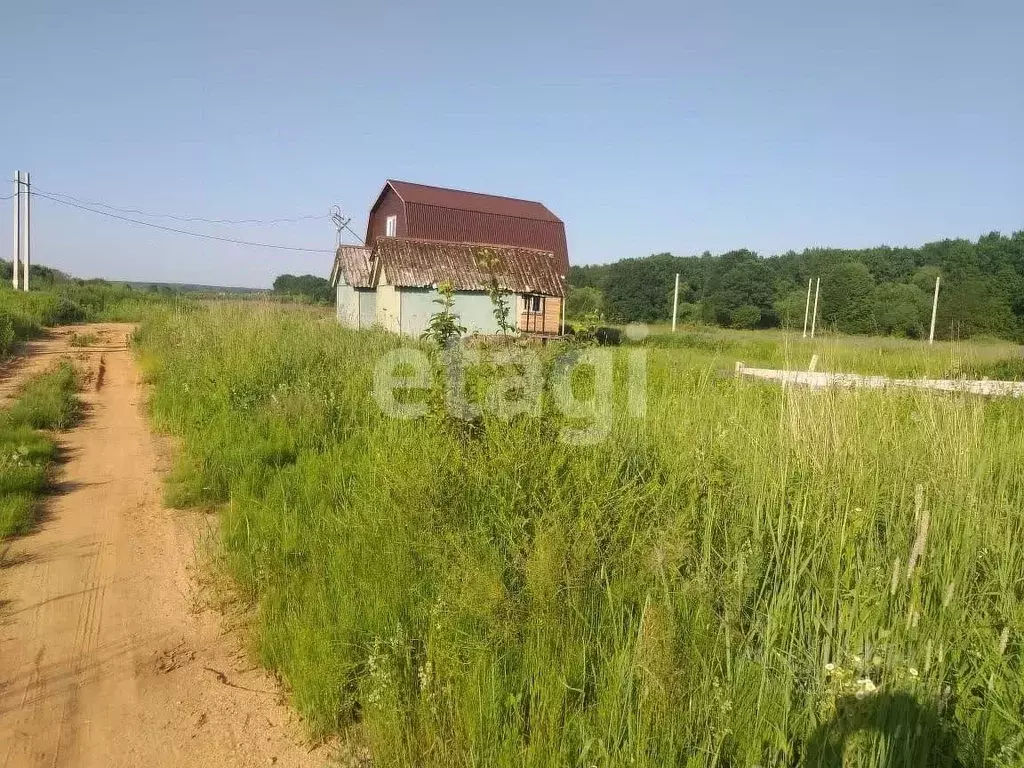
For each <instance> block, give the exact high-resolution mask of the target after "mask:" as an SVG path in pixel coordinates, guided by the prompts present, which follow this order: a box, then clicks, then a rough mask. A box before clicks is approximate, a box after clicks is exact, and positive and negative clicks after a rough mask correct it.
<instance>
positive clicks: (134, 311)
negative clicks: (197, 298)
mask: <svg viewBox="0 0 1024 768" xmlns="http://www.w3.org/2000/svg"><path fill="white" fill-rule="evenodd" d="M2 265H3V263H0V266H2ZM8 266H9V265H8ZM39 269H41V270H45V274H49V273H51V272H53V270H48V269H47V268H45V267H40V268H39ZM0 271H2V270H0ZM35 285H36V286H37V288H36V289H34V290H32V291H29V292H28V293H25V292H22V291H15V290H13V289H12V288H11V286H10V281H9V279H8V281H7V282H2V283H0V359H2V358H4V357H6V356H7V355H8V354H10V353H11V351H12V350H13V349H14V346H15V345H16V344H17V343H18V342H21V341H25V340H26V339H31V338H35V337H37V336H39V335H40V334H41V333H42V332H43V328H45V327H47V326H53V325H74V324H76V323H87V322H99V321H111V322H116V321H133V320H137V319H138V317H139V316H141V314H142V313H144V312H145V310H146V308H148V307H151V306H154V305H157V304H160V303H171V302H173V301H175V297H167V296H162V295H159V294H155V293H150V292H147V291H139V290H134V289H132V288H129V287H127V286H123V285H121V286H118V285H112V284H110V283H106V282H104V281H102V280H89V281H81V280H72V279H70V278H62V279H61V280H59V281H53V280H51V281H50V282H46V281H45V280H44V279H43V278H42V277H40V280H39V281H38V282H37V283H35ZM178 300H180V299H178Z"/></svg>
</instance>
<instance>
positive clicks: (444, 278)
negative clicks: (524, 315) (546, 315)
mask: <svg viewBox="0 0 1024 768" xmlns="http://www.w3.org/2000/svg"><path fill="white" fill-rule="evenodd" d="M487 252H490V254H491V255H492V256H493V269H494V276H495V277H496V278H497V280H498V286H499V287H500V288H502V289H503V290H506V291H512V292H514V293H537V294H541V295H543V296H564V295H565V286H564V283H563V281H562V278H561V277H559V275H558V263H557V260H556V258H555V255H554V254H553V253H550V252H549V251H538V250H534V249H533V248H516V247H512V246H507V245H488V244H483V243H445V242H440V241H437V240H419V239H413V238H406V237H382V238H379V239H378V240H377V242H376V243H375V244H374V246H373V254H372V256H371V259H372V260H373V261H377V260H379V261H380V265H381V266H382V267H383V269H384V273H385V275H386V276H387V279H388V282H389V283H391V284H392V285H397V286H400V287H405V288H426V287H429V286H433V285H439V284H441V283H451V285H452V288H454V289H455V290H456V291H483V290H487V287H488V283H489V282H490V273H489V272H488V270H487V268H486V267H485V266H484V263H483V259H486V254H487Z"/></svg>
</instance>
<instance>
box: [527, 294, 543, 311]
mask: <svg viewBox="0 0 1024 768" xmlns="http://www.w3.org/2000/svg"><path fill="white" fill-rule="evenodd" d="M523 299H524V302H525V304H526V311H527V312H534V313H537V314H540V311H541V300H540V296H538V295H536V294H529V293H528V294H527V295H526V296H524V297H523Z"/></svg>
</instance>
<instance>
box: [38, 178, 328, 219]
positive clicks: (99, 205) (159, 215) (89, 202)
mask: <svg viewBox="0 0 1024 768" xmlns="http://www.w3.org/2000/svg"><path fill="white" fill-rule="evenodd" d="M37 190H38V191H39V192H45V193H46V194H48V195H53V196H55V197H62V198H67V199H68V200H71V201H74V202H76V203H78V204H79V205H86V206H92V207H94V208H106V209H107V210H109V211H117V212H118V213H129V214H134V215H136V216H149V217H151V218H160V219H173V220H174V221H184V222H191V223H203V224H295V223H297V222H300V221H310V220H313V219H327V218H330V217H329V216H327V215H326V214H317V213H311V214H306V215H303V216H292V217H284V218H280V219H208V218H206V217H204V216H181V215H178V214H174V213H152V212H149V211H142V210H139V209H137V208H120V207H118V206H116V205H109V204H108V203H100V202H97V201H95V200H82V199H80V198H77V197H75V196H74V195H68V194H65V193H63V192H52V191H50V190H48V189H39V188H38V187H37Z"/></svg>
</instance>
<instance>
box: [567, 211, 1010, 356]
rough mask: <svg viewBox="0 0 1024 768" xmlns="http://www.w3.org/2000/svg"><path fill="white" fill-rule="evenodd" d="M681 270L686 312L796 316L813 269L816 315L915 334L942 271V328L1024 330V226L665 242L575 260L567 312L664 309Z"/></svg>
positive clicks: (787, 319) (789, 322) (665, 313)
mask: <svg viewBox="0 0 1024 768" xmlns="http://www.w3.org/2000/svg"><path fill="white" fill-rule="evenodd" d="M676 273H679V280H680V286H679V315H678V316H679V319H680V321H681V322H703V323H711V324H715V325H722V326H728V327H733V328H772V327H777V326H783V327H789V328H796V327H801V326H802V324H803V317H804V306H805V301H806V298H807V281H808V280H809V279H810V278H818V277H820V278H821V294H820V297H819V301H818V323H819V327H820V326H821V325H822V324H823V325H824V326H825V327H826V328H828V329H831V330H837V331H841V332H844V333H877V334H892V335H897V336H907V337H911V338H916V337H919V336H921V335H922V334H927V331H928V325H929V323H930V317H931V302H932V292H933V290H934V287H935V278H936V276H939V275H941V277H942V281H941V295H940V298H939V311H938V319H937V322H936V336H937V337H940V338H964V337H968V336H976V335H980V334H987V335H992V336H1000V337H1004V338H1015V339H1018V338H1022V337H1024V231H1021V232H1016V233H1014V234H1013V235H1011V236H1009V237H1006V236H1004V235H1000V234H999V233H997V232H993V233H991V234H988V235H985V236H984V237H981V238H979V239H978V240H977V241H976V242H971V241H969V240H943V241H940V242H935V243H928V244H927V245H923V246H921V247H920V248H890V247H887V246H880V247H877V248H867V249H862V250H849V249H838V248H809V249H807V250H804V251H803V252H802V253H796V252H795V251H790V252H788V253H784V254H780V255H778V256H768V257H765V256H760V255H758V254H757V253H754V252H752V251H748V250H739V251H730V252H729V253H724V254H722V255H720V256H712V255H711V254H710V253H704V254H703V255H701V256H673V255H672V254H670V253H659V254H655V255H653V256H648V257H646V258H637V259H623V260H622V261H617V262H615V263H614V264H599V265H585V266H573V267H572V268H571V269H570V274H569V283H570V285H571V290H570V294H569V300H568V303H567V312H568V314H569V316H570V317H581V316H583V315H586V314H590V313H597V314H599V315H601V316H603V317H604V318H605V319H607V320H609V321H616V322H634V321H642V322H665V321H668V320H670V319H671V314H672V292H673V284H674V280H675V275H676Z"/></svg>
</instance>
